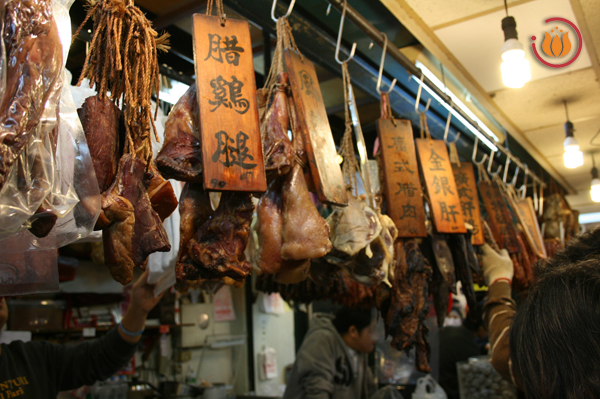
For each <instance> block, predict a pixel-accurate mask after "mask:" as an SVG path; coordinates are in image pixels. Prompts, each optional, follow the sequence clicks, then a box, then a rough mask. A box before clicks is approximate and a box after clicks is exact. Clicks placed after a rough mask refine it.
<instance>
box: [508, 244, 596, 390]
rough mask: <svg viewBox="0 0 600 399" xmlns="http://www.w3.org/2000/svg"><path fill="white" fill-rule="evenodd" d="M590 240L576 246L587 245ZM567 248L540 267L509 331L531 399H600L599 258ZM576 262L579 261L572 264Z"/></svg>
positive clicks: (515, 369)
mask: <svg viewBox="0 0 600 399" xmlns="http://www.w3.org/2000/svg"><path fill="white" fill-rule="evenodd" d="M588 238H589V237H582V239H583V240H579V241H577V242H575V243H574V244H575V245H580V244H584V246H585V244H586V242H587V239H588ZM599 246H600V241H596V248H594V249H595V251H592V252H594V253H595V255H596V256H594V258H593V259H585V260H579V261H577V260H576V259H575V258H576V257H579V258H580V259H581V258H587V257H588V255H589V252H588V253H585V252H583V253H582V252H579V253H577V252H575V251H573V248H572V247H571V248H568V249H566V250H565V251H564V252H563V253H561V254H557V255H558V257H557V258H556V259H553V260H552V261H550V262H548V263H547V264H546V267H543V268H542V267H540V268H538V271H537V273H538V274H537V281H536V283H535V285H534V286H533V287H532V288H531V289H530V292H529V293H528V297H527V299H526V301H525V302H524V303H522V304H521V307H520V308H519V309H518V311H517V313H516V315H515V318H514V320H513V324H512V327H511V332H510V353H511V359H512V364H513V367H512V369H513V374H514V375H515V377H516V379H517V380H518V381H519V385H521V386H522V387H523V389H524V391H525V393H526V396H527V398H528V399H538V398H539V399H542V398H544V399H554V398H556V399H559V398H560V399H575V398H578V399H579V398H600V257H598V249H597V248H598V247H599ZM573 261H575V263H572V262H573Z"/></svg>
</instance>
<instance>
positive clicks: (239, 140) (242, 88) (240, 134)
mask: <svg viewBox="0 0 600 399" xmlns="http://www.w3.org/2000/svg"><path fill="white" fill-rule="evenodd" d="M193 22H194V60H195V64H196V85H197V88H198V106H199V108H200V131H201V134H202V162H203V167H204V170H203V174H204V186H205V187H206V189H207V190H219V191H223V190H230V191H250V192H263V191H266V189H267V182H266V178H265V165H264V160H263V154H262V143H261V140H260V130H259V126H258V109H257V105H256V82H255V78H254V66H253V62H252V44H251V41H250V28H249V25H248V22H247V21H243V20H239V19H232V18H228V19H227V20H226V22H225V26H221V20H220V18H219V17H213V16H206V15H201V14H194V17H193Z"/></svg>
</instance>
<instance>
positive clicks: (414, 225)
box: [377, 118, 427, 238]
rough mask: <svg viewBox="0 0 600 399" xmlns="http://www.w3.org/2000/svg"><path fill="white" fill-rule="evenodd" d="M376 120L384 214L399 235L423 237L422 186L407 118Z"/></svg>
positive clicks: (424, 228)
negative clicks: (385, 204)
mask: <svg viewBox="0 0 600 399" xmlns="http://www.w3.org/2000/svg"><path fill="white" fill-rule="evenodd" d="M395 122H396V126H394V123H393V122H392V120H391V119H383V118H381V119H378V120H377V133H378V134H379V142H380V147H379V148H380V151H381V163H382V169H383V179H384V181H383V184H384V187H385V198H386V201H387V213H388V215H389V216H390V217H391V218H392V220H393V221H394V223H395V224H396V227H397V228H398V237H403V238H405V237H426V236H427V228H426V227H425V208H424V206H423V189H422V187H421V182H420V180H419V167H418V165H417V154H416V152H415V144H414V138H413V132H412V126H411V124H410V121H408V120H400V119H396V120H395Z"/></svg>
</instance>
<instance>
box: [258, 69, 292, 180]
mask: <svg viewBox="0 0 600 399" xmlns="http://www.w3.org/2000/svg"><path fill="white" fill-rule="evenodd" d="M287 88H288V75H287V73H285V72H280V73H279V75H277V81H276V83H275V86H274V93H273V102H272V104H271V106H270V107H269V110H268V111H267V113H266V115H265V117H264V121H263V123H262V125H261V136H262V137H263V154H264V157H265V171H266V172H267V175H271V176H273V175H277V176H281V175H285V174H287V173H288V172H289V171H290V169H291V167H292V165H293V163H294V154H293V151H292V142H291V141H290V139H289V137H288V135H287V133H288V128H289V112H288V100H287V95H286V89H287ZM294 139H295V138H294Z"/></svg>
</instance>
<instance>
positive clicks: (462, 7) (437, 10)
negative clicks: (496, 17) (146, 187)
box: [406, 0, 523, 27]
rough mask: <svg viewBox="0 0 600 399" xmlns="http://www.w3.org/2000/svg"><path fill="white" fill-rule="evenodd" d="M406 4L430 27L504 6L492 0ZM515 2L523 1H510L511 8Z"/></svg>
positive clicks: (414, 0)
mask: <svg viewBox="0 0 600 399" xmlns="http://www.w3.org/2000/svg"><path fill="white" fill-rule="evenodd" d="M406 2H407V3H408V4H409V5H410V6H411V8H412V9H413V10H415V12H416V13H417V14H419V16H420V17H421V18H422V19H423V21H425V23H426V24H427V25H429V26H430V27H435V26H438V25H443V24H446V23H449V22H452V21H456V20H460V19H463V18H466V17H470V16H472V15H476V14H480V13H483V12H486V11H488V10H490V9H494V8H498V7H503V6H504V3H503V2H502V1H490V0H445V1H423V0H407V1H406ZM515 2H516V3H522V2H523V1H522V0H509V1H508V5H509V7H510V5H511V4H512V3H515Z"/></svg>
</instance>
